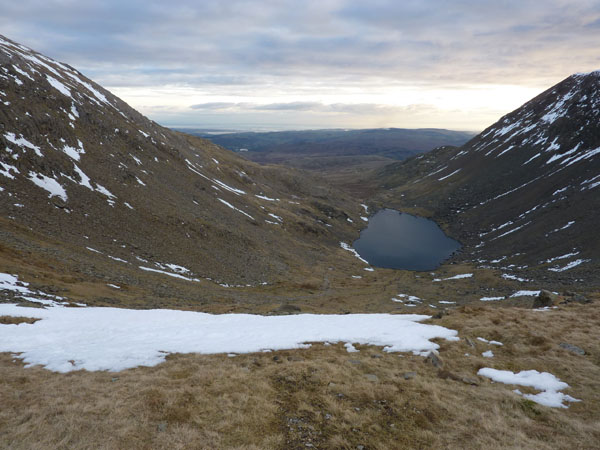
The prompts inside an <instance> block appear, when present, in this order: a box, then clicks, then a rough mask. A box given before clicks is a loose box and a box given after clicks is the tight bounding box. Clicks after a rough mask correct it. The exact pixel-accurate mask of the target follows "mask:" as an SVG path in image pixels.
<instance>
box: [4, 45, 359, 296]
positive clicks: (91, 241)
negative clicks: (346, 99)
mask: <svg viewBox="0 0 600 450" xmlns="http://www.w3.org/2000/svg"><path fill="white" fill-rule="evenodd" d="M0 205H1V206H0V207H1V209H2V215H1V217H0V234H1V236H2V238H1V240H0V266H1V267H0V272H7V273H20V274H22V275H23V274H26V275H27V276H28V277H29V278H31V277H34V278H35V277H38V278H40V283H41V284H42V285H44V284H47V285H52V286H55V287H54V289H56V283H55V281H56V280H57V277H56V275H57V274H59V275H60V277H62V282H63V286H62V287H60V288H59V289H63V288H64V290H65V292H66V291H69V290H71V292H72V293H75V294H77V293H79V294H78V295H80V296H81V297H87V298H91V299H94V298H96V299H99V301H105V302H110V301H113V300H111V299H112V298H113V297H114V296H115V295H116V296H118V295H122V294H123V292H122V291H121V292H119V291H118V288H124V289H125V286H128V287H127V289H128V290H129V291H128V292H129V294H128V295H130V297H131V299H132V301H134V300H135V301H136V302H139V304H140V305H148V304H161V302H163V301H164V302H165V304H169V302H170V301H172V299H173V298H174V297H176V298H180V299H181V298H182V299H184V300H185V301H186V302H187V303H189V304H196V303H198V302H201V301H202V299H203V298H205V297H207V296H209V295H211V294H210V293H211V292H215V294H214V295H216V296H227V295H228V294H227V293H226V292H224V290H225V289H224V288H227V287H229V286H239V287H252V286H261V285H264V284H267V283H268V284H271V283H273V282H276V281H277V280H282V279H283V280H288V279H293V278H294V277H296V276H298V274H299V273H302V271H303V270H304V271H310V270H311V268H313V267H318V266H319V265H320V264H324V265H327V264H330V263H329V262H328V261H329V259H339V258H340V257H341V258H342V259H347V260H349V261H351V260H352V259H353V257H352V255H351V254H349V253H348V252H344V251H343V250H342V249H340V246H339V241H340V240H343V239H350V238H351V237H352V236H355V235H356V233H357V230H358V223H359V222H360V218H359V217H360V214H361V211H360V210H361V209H362V208H361V207H360V205H358V204H357V203H354V202H350V201H349V200H348V199H346V198H344V197H342V196H340V195H338V194H336V193H334V192H332V191H331V190H330V189H329V188H328V187H326V186H324V185H323V184H322V182H320V181H317V180H313V179H311V178H310V177H309V176H307V175H306V174H299V173H296V172H294V171H291V170H286V169H266V168H261V167H259V166H258V165H256V164H254V163H251V162H248V161H245V160H243V159H241V158H238V157H237V156H236V155H234V154H233V153H231V152H229V151H226V150H224V149H222V148H220V147H218V146H217V145H214V144H212V143H210V142H208V141H206V140H203V139H200V138H195V137H192V136H188V135H184V134H181V133H177V132H173V131H171V130H168V129H165V128H163V127H161V126H159V125H157V124H156V123H153V122H152V121H150V120H148V119H147V118H145V117H143V116H142V115H141V114H139V113H138V112H136V111H135V110H133V109H132V108H130V107H129V106H128V105H127V104H125V103H124V102H123V101H121V100H120V99H118V98H117V97H115V96H114V95H112V94H111V93H110V92H108V91H106V90H105V89H103V88H102V87H100V86H98V85H97V84H95V83H94V82H93V81H91V80H89V79H87V78H86V77H85V76H83V75H82V74H81V73H79V72H78V71H77V70H75V69H73V68H72V67H70V66H68V65H65V64H62V63H59V62H56V61H54V60H52V59H49V58H47V57H45V56H43V55H41V54H39V53H36V52H35V51H33V50H31V49H28V48H26V47H24V46H22V45H19V44H17V43H15V42H12V41H10V40H8V39H6V38H3V37H0ZM351 218H354V219H355V220H354V221H353V220H352V219H351ZM60 277H59V278H60ZM49 280H54V282H52V283H50V281H49ZM96 283H101V284H102V286H105V287H104V288H103V290H102V289H101V290H100V291H97V290H94V289H95V288H93V287H94V286H97V284H96ZM59 284H60V283H59ZM107 284H109V285H112V287H106V285H107ZM174 286H175V287H174ZM199 292H201V294H199ZM123 295H125V294H123ZM150 298H153V299H154V300H152V301H151V300H149V299H150ZM161 299H163V300H161Z"/></svg>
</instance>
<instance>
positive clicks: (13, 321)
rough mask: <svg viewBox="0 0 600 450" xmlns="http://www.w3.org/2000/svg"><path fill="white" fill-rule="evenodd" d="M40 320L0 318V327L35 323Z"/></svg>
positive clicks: (12, 317)
mask: <svg viewBox="0 0 600 450" xmlns="http://www.w3.org/2000/svg"><path fill="white" fill-rule="evenodd" d="M38 320H40V319H35V318H33V317H14V316H0V325H18V324H20V323H36V322H37V321H38Z"/></svg>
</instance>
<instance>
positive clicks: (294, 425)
mask: <svg viewBox="0 0 600 450" xmlns="http://www.w3.org/2000/svg"><path fill="white" fill-rule="evenodd" d="M596 298H597V296H596ZM11 321H12V322H14V321H18V320H17V319H14V318H12V319H11V318H10V317H3V318H2V320H0V326H3V325H2V323H10V322H11ZM428 322H429V323H432V324H436V325H441V326H444V327H447V328H450V329H454V330H457V331H458V335H459V337H460V338H461V339H460V341H457V342H449V341H445V340H439V341H438V343H439V344H440V346H441V347H440V352H439V358H440V360H441V361H440V362H439V363H438V365H439V367H436V366H435V365H434V364H432V361H431V360H426V359H425V358H424V357H422V356H414V355H412V354H408V353H386V352H383V351H382V349H381V348H380V347H374V346H360V345H356V346H355V347H357V349H358V350H359V351H358V352H352V353H349V352H347V349H346V348H345V347H344V346H343V344H341V343H340V344H336V345H331V346H327V345H323V344H314V345H312V346H311V347H310V348H308V349H300V350H288V351H275V352H270V353H250V354H241V355H237V356H234V357H228V356H227V355H225V354H218V355H197V354H175V355H169V356H167V360H166V362H164V363H162V364H160V365H157V366H155V367H140V368H135V369H129V370H125V371H121V372H87V371H76V372H70V373H67V374H60V373H54V372H50V371H48V370H45V369H42V368H40V367H33V368H24V367H23V363H22V362H21V361H20V360H19V359H18V358H15V357H14V356H13V355H11V354H9V353H2V354H0V398H1V399H2V408H1V409H0V446H1V447H3V448H11V449H25V448H27V449H36V448H38V449H42V448H44V449H45V448H98V449H117V448H131V449H136V448H139V449H142V448H207V449H208V448H210V449H212V448H239V449H252V448H254V449H270V448H273V449H289V448H348V449H355V448H363V449H390V448H481V449H490V448H536V449H555V448H564V449H572V448H590V449H591V448H597V443H598V442H600V428H598V420H599V418H600V356H599V355H600V305H599V303H598V302H597V301H596V302H595V303H590V304H585V305H582V304H577V303H569V304H566V305H560V306H559V307H558V308H556V309H549V310H542V311H540V310H533V309H526V308H522V307H514V306H513V307H498V306H496V305H483V306H478V305H477V306H473V305H465V306H459V307H457V308H455V309H452V310H450V311H449V313H448V314H446V315H443V316H442V317H441V318H439V319H431V320H430V321H428ZM477 338H483V339H485V340H488V341H492V340H493V341H497V342H500V343H502V344H503V345H501V346H500V345H493V344H491V343H486V342H484V341H483V340H479V339H477ZM565 343H568V344H571V345H574V346H577V347H580V348H581V349H583V350H585V355H580V354H577V353H574V352H573V351H570V350H568V349H565V348H564V347H565V346H564V345H563V346H561V344H565ZM489 351H492V352H493V355H494V356H493V358H486V357H484V356H483V355H482V353H484V352H489ZM488 354H489V353H488ZM482 367H492V368H496V369H504V370H510V371H513V372H520V371H524V370H531V369H535V370H538V371H539V372H549V373H551V374H553V375H555V376H556V377H558V378H559V379H560V380H562V381H563V382H566V383H568V384H569V386H570V387H569V388H566V389H564V393H565V394H568V395H571V396H572V397H574V398H576V399H579V400H581V401H580V402H575V403H566V405H567V406H568V409H562V408H549V407H546V406H542V405H539V404H537V403H534V402H532V401H531V400H528V399H525V398H524V397H523V396H521V395H518V394H516V393H514V392H513V389H516V388H518V389H520V390H521V392H522V393H523V394H527V393H536V392H537V391H536V390H534V389H532V388H527V387H522V386H514V385H506V384H502V383H492V382H491V381H490V380H489V379H488V378H485V377H478V376H477V372H478V371H479V369H481V368H482Z"/></svg>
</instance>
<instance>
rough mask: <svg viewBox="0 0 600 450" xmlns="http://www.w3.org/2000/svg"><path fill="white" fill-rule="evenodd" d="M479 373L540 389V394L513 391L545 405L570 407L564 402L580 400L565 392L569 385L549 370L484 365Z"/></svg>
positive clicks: (506, 381) (505, 381) (500, 380)
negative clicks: (512, 370)
mask: <svg viewBox="0 0 600 450" xmlns="http://www.w3.org/2000/svg"><path fill="white" fill-rule="evenodd" d="M477 375H481V376H483V377H488V378H490V379H492V380H493V381H497V382H499V383H505V384H516V385H518V386H529V387H532V388H534V389H536V390H538V391H542V392H540V393H539V394H524V395H523V394H522V393H521V391H519V390H518V389H515V390H514V391H513V392H515V393H516V394H519V395H523V397H525V398H526V399H529V400H531V401H534V402H536V403H539V404H540V405H544V406H551V407H553V408H568V406H566V405H565V404H563V402H565V401H566V402H579V401H581V400H578V399H576V398H573V397H571V396H570V395H567V394H563V393H562V392H560V391H562V390H563V389H566V388H568V387H569V385H568V384H567V383H565V382H564V381H560V380H559V379H558V378H556V377H555V376H554V375H552V374H551V373H548V372H541V373H540V372H538V371H537V370H523V371H521V372H519V373H514V372H511V371H510V370H497V369H490V368H488V367H484V368H483V369H479V372H477Z"/></svg>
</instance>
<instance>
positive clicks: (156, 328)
mask: <svg viewBox="0 0 600 450" xmlns="http://www.w3.org/2000/svg"><path fill="white" fill-rule="evenodd" d="M2 315H6V316H17V317H33V318H38V319H41V320H39V321H37V322H35V323H34V324H27V323H21V324H18V325H0V352H11V353H14V354H15V355H16V357H18V358H20V359H22V360H23V361H24V362H25V364H26V365H27V366H33V365H42V366H44V367H46V368H47V369H49V370H52V371H56V372H69V371H72V370H80V369H85V370H90V371H96V370H109V371H119V370H124V369H129V368H132V367H137V366H154V365H157V364H159V363H161V362H163V361H164V359H165V356H166V355H167V354H169V353H204V354H211V353H250V352H260V351H266V350H283V349H295V348H306V347H308V346H309V345H310V344H308V343H310V342H332V343H334V342H345V343H350V344H352V343H354V344H368V345H377V346H381V347H384V351H387V352H414V353H418V354H425V353H427V352H429V351H431V350H435V349H437V348H438V347H439V346H438V344H436V343H434V342H431V339H434V338H444V339H447V340H458V337H457V336H456V335H457V332H456V331H454V330H450V329H448V328H444V327H441V326H438V325H426V324H422V323H419V322H420V321H423V320H425V319H427V318H429V316H425V315H416V314H346V315H315V314H299V315H290V316H259V315H250V314H221V315H213V314H206V313H200V312H192V311H176V310H167V309H154V310H131V309H121V308H98V307H90V308H68V307H60V306H57V307H52V308H47V309H42V308H26V307H20V306H17V305H14V304H0V316H2Z"/></svg>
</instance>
